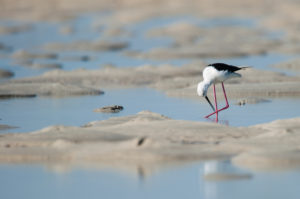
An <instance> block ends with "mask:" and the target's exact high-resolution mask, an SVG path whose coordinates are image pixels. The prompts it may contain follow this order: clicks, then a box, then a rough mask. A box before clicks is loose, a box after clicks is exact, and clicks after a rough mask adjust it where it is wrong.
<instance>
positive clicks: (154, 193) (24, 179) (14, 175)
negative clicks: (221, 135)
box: [0, 161, 300, 199]
mask: <svg viewBox="0 0 300 199" xmlns="http://www.w3.org/2000/svg"><path fill="white" fill-rule="evenodd" d="M65 169H66V170H64V168H63V167H61V166H59V165H56V166H55V165H52V166H47V167H43V166H33V165H3V164H2V165H0V175H1V179H0V187H1V196H2V197H3V198H6V199H11V198H31V199H34V198H45V199H47V198H73V199H76V198H85V197H87V196H88V198H111V199H113V198H174V199H176V198H190V199H192V198H197V199H232V198H243V199H253V198H257V199H265V198H272V199H281V198H286V197H287V198H289V199H298V198H299V197H300V193H299V183H300V180H299V179H300V173H299V172H295V171H289V172H276V173H261V172H250V171H247V170H242V169H239V168H236V167H234V166H232V165H231V164H230V162H228V161H221V162H204V163H192V164H186V165H177V166H169V167H163V168H160V169H155V170H151V169H150V170H149V168H147V167H143V166H139V167H131V168H128V169H127V170H126V169H125V170H124V169H123V170H120V169H115V168H108V167H107V168H105V167H104V168H101V167H99V168H90V169H86V168H85V169H83V168H76V167H75V168H72V169H71V168H68V167H67V168H65ZM68 169H70V170H68ZM220 172H222V173H231V174H236V175H238V174H247V175H249V178H245V179H240V180H225V181H208V180H205V178H204V176H205V175H208V174H212V173H220ZM12 188H13V190H14V191H12Z"/></svg>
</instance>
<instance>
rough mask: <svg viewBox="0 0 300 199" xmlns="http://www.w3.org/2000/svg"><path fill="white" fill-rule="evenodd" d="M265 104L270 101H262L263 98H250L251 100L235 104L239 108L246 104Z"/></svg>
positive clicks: (243, 100) (242, 100)
mask: <svg viewBox="0 0 300 199" xmlns="http://www.w3.org/2000/svg"><path fill="white" fill-rule="evenodd" d="M265 102H270V100H268V99H263V98H255V97H254V98H253V97H251V98H246V99H241V100H239V101H238V102H236V103H235V104H236V105H239V106H243V105H246V104H258V103H265Z"/></svg>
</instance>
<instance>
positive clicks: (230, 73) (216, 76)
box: [197, 63, 250, 121]
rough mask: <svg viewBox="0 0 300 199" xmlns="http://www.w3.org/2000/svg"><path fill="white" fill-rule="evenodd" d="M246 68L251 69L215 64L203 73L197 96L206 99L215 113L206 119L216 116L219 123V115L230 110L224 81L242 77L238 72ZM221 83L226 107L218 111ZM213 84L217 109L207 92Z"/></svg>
mask: <svg viewBox="0 0 300 199" xmlns="http://www.w3.org/2000/svg"><path fill="white" fill-rule="evenodd" d="M245 68H250V66H240V67H238V66H233V65H229V64H225V63H213V64H208V65H207V66H206V67H205V68H204V69H203V72H202V75H203V81H201V82H199V83H198V86H197V94H198V95H199V96H201V97H204V98H205V99H206V100H207V102H208V103H209V105H210V106H211V108H212V109H213V112H212V113H211V114H209V115H207V116H205V118H209V117H210V116H211V115H214V114H216V121H218V113H219V112H220V111H223V110H225V109H227V108H229V104H228V100H227V95H226V91H225V87H224V81H226V80H227V79H231V78H236V77H241V76H242V75H241V74H239V73H236V71H239V70H241V69H245ZM217 83H221V84H222V89H223V93H224V98H225V101H226V105H225V107H223V108H221V109H218V104H217V97H216V86H215V85H216V84H217ZM212 84H213V89H214V99H215V107H214V106H213V105H212V103H211V102H210V100H209V98H208V97H207V90H208V88H209V87H210V86H211V85H212Z"/></svg>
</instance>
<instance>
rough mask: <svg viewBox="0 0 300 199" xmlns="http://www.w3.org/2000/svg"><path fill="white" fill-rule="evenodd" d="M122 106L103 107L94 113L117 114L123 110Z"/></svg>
mask: <svg viewBox="0 0 300 199" xmlns="http://www.w3.org/2000/svg"><path fill="white" fill-rule="evenodd" d="M123 109H124V108H123V106H119V105H113V106H105V107H102V108H97V109H95V110H94V112H102V113H118V112H120V111H121V110H123Z"/></svg>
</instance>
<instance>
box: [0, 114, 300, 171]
mask: <svg viewBox="0 0 300 199" xmlns="http://www.w3.org/2000/svg"><path fill="white" fill-rule="evenodd" d="M299 121H300V118H294V119H287V120H278V121H274V122H271V123H267V124H262V125H257V126H250V127H240V128H236V127H229V126H223V125H219V124H214V123H205V122H191V121H183V120H173V119H170V118H167V117H165V116H163V115H160V114H157V113H152V112H149V111H142V112H140V113H138V114H136V115H131V116H125V117H116V118H111V119H108V120H105V121H95V122H90V123H88V124H86V125H84V126H82V127H71V126H51V127H47V128H44V129H41V130H39V131H36V132H31V133H26V134H5V135H2V136H1V140H0V146H1V150H0V161H1V162H10V163H25V162H35V163H43V164H45V163H47V164H50V163H55V162H61V163H67V164H71V165H72V164H75V165H76V164H79V165H80V164H81V162H85V164H87V163H91V164H92V163H95V164H97V163H98V164H99V163H101V162H103V163H121V162H122V163H127V162H128V163H132V164H145V163H148V162H149V163H152V164H159V163H163V162H169V161H171V162H172V161H174V162H175V161H177V162H178V161H194V160H209V159H225V158H233V163H234V164H236V165H238V166H241V167H247V168H250V169H254V170H255V169H287V168H297V167H299V166H300V161H299V160H300V157H299V154H298V153H297V151H298V150H299V149H298V146H299V140H300V139H299V135H298V132H299V128H300V126H299Z"/></svg>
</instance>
